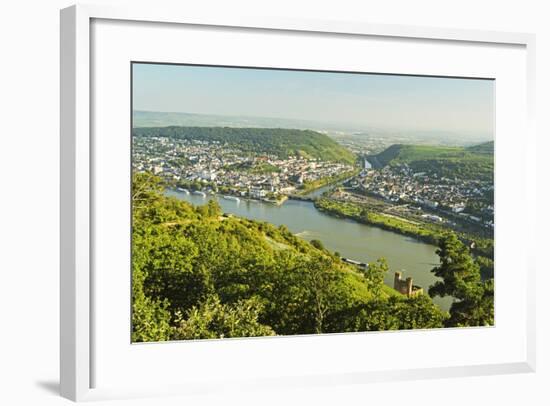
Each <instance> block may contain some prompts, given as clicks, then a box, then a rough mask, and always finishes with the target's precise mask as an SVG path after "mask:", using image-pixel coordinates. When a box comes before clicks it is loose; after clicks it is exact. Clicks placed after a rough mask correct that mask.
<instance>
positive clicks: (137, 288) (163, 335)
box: [132, 269, 172, 342]
mask: <svg viewBox="0 0 550 406" xmlns="http://www.w3.org/2000/svg"><path fill="white" fill-rule="evenodd" d="M144 280H145V274H144V273H143V272H141V270H139V269H138V270H134V272H132V341H133V342H140V341H165V340H168V339H170V335H171V331H172V329H171V327H170V312H169V311H168V301H167V300H164V301H161V300H155V299H151V298H150V297H148V296H147V295H146V294H145V292H144V291H143V281H144Z"/></svg>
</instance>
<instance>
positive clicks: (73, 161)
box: [60, 5, 536, 401]
mask: <svg viewBox="0 0 550 406" xmlns="http://www.w3.org/2000/svg"><path fill="white" fill-rule="evenodd" d="M94 20H110V21H122V22H127V23H133V22H150V23H167V24H168V23H170V24H183V25H194V26H200V27H205V28H207V27H229V28H232V27H235V28H247V29H261V30H276V31H285V32H288V33H290V34H291V33H293V32H312V33H317V34H320V35H323V34H326V35H332V34H347V35H355V36H359V37H362V36H369V37H381V38H409V39H419V40H435V41H443V42H449V43H457V42H458V43H461V44H466V45H467V44H469V43H472V44H474V43H486V44H505V45H506V44H507V45H518V46H521V47H525V51H526V55H527V61H526V67H527V69H526V70H527V80H526V83H527V86H526V88H527V96H526V110H527V122H526V128H525V129H524V130H525V134H526V135H525V142H526V144H527V149H528V150H533V149H534V148H535V135H534V129H533V127H534V125H533V121H534V118H533V112H534V106H533V99H534V95H533V94H534V91H533V89H534V83H535V82H534V81H535V78H534V44H535V38H534V35H531V34H526V33H506V32H489V31H474V30H461V29H446V28H428V27H414V26H401V25H377V24H368V23H349V22H337V21H314V20H312V21H307V20H283V19H271V18H255V19H237V20H231V19H227V18H224V17H223V16H210V17H204V16H203V17H193V16H188V15H186V10H185V9H184V8H182V9H176V10H159V9H156V8H155V7H150V8H128V9H122V8H109V7H104V6H101V7H99V6H88V5H86V6H84V5H76V6H72V7H69V8H66V9H63V10H62V11H61V42H60V46H61V126H60V132H61V197H60V201H61V225H60V227H61V253H60V255H61V262H60V264H61V265H60V292H61V297H60V323H61V327H60V328H61V330H60V337H61V340H60V351H61V360H60V362H61V364H60V374H61V377H60V382H61V394H62V396H64V397H66V398H69V399H72V400H75V401H79V400H85V399H93V398H96V397H113V396H127V395H129V394H133V395H136V394H137V395H138V396H139V395H142V394H151V393H154V391H153V392H151V391H150V390H149V391H148V392H140V391H139V390H138V389H139V388H121V389H120V390H119V391H117V390H113V389H112V388H111V390H109V391H107V390H103V391H102V390H101V389H92V387H93V386H94V383H93V380H94V377H93V376H92V375H93V374H91V373H90V371H91V369H92V368H93V365H94V362H95V359H94V356H95V354H94V350H93V343H92V341H93V340H92V339H91V337H92V335H93V334H92V333H93V330H94V327H95V326H94V318H93V317H92V315H91V312H92V308H93V304H91V301H93V295H92V294H91V292H92V291H93V289H94V288H95V286H94V278H93V275H92V273H91V270H92V263H93V255H92V254H93V249H94V246H93V240H92V238H91V233H92V231H93V229H94V223H93V220H94V215H93V207H92V204H91V202H92V201H93V193H94V190H93V184H92V182H91V177H92V170H91V165H92V159H91V156H92V154H93V153H94V151H93V150H92V148H91V145H92V142H91V141H92V140H91V130H90V128H91V105H92V104H91V89H90V84H91V63H92V61H91V58H92V54H93V53H92V52H91V51H92V49H91V48H92V44H91V26H92V21H94ZM526 169H527V171H529V172H528V173H532V172H533V171H534V166H533V165H532V163H531V165H529V166H528V167H527V168H526ZM526 179H527V175H526ZM526 187H527V188H528V189H527V190H528V191H532V192H533V193H534V192H535V190H536V185H535V184H534V181H532V182H531V183H530V184H528V185H527V186H526ZM529 202H531V203H532V204H533V207H534V196H533V197H531V198H530V200H529ZM532 213H534V211H532ZM533 217H534V214H531V215H530V216H529V218H528V220H529V221H531V223H532V220H533ZM531 227H532V224H531ZM529 238H532V237H529ZM534 263H535V261H534V258H533V257H532V256H530V257H529V258H528V262H527V263H526V266H525V272H526V275H527V276H526V279H527V286H526V287H527V292H526V294H525V298H526V303H524V305H525V307H524V309H525V320H526V323H525V331H524V334H525V337H526V340H525V349H524V350H525V357H524V359H522V360H520V361H519V362H505V361H503V362H501V363H492V364H479V365H475V364H471V365H462V366H456V365H454V366H442V367H437V368H410V367H407V368H403V369H392V370H386V371H364V372H361V371H359V372H354V373H351V372H350V373H346V374H334V375H326V374H324V375H307V376H304V377H303V379H301V380H300V381H299V382H298V383H303V384H308V385H309V384H311V385H316V384H327V383H333V384H334V383H346V382H350V383H351V382H353V383H361V382H369V381H376V380H395V379H420V378H430V377H452V376H468V375H485V374H499V373H512V372H529V371H534V369H535V308H534V307H535V297H534V292H535V268H534ZM296 382H297V381H296V379H295V378H292V377H281V378H279V379H274V380H266V381H265V382H264V383H265V385H268V386H269V385H295V384H296ZM245 386H246V384H245ZM199 387H200V385H199ZM191 390H193V391H196V390H200V389H197V387H193V388H192V389H190V387H189V386H188V385H186V382H181V385H175V386H173V387H172V389H170V392H173V393H186V392H189V391H191ZM166 391H167V389H166V388H161V387H159V388H158V393H165V392H166Z"/></svg>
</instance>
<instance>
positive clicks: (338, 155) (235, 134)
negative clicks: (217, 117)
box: [133, 126, 355, 163]
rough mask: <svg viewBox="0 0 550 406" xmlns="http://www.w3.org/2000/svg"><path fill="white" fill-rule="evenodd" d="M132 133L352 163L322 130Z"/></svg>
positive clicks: (195, 129) (212, 129)
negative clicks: (320, 131)
mask: <svg viewBox="0 0 550 406" xmlns="http://www.w3.org/2000/svg"><path fill="white" fill-rule="evenodd" d="M133 135H134V136H136V137H153V136H156V137H172V138H179V139H186V140H199V141H209V142H219V143H222V144H228V145H233V146H235V147H238V148H239V149H241V150H242V151H244V152H256V153H258V152H259V153H266V154H273V155H276V156H278V157H279V158H287V157H288V156H292V155H300V156H303V157H306V158H319V159H321V160H323V161H334V162H336V161H338V162H346V163H353V162H355V156H354V155H353V154H352V153H351V152H350V151H349V150H347V149H346V148H344V147H342V146H341V145H340V144H338V143H337V142H336V141H334V140H333V139H331V138H329V137H328V136H326V135H325V134H321V133H318V132H316V131H311V130H290V129H283V128H233V127H175V126H173V127H140V128H134V129H133Z"/></svg>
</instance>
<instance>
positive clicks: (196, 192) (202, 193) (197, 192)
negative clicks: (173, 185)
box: [193, 190, 206, 197]
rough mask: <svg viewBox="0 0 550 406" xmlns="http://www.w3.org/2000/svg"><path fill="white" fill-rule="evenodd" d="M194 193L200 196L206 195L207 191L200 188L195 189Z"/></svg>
mask: <svg viewBox="0 0 550 406" xmlns="http://www.w3.org/2000/svg"><path fill="white" fill-rule="evenodd" d="M193 194H194V195H198V196H202V197H206V193H204V192H201V191H200V190H194V191H193Z"/></svg>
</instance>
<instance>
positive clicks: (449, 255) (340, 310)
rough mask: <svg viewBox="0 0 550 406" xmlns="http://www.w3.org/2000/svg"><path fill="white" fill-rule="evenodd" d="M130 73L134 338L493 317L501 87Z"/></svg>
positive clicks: (298, 74)
mask: <svg viewBox="0 0 550 406" xmlns="http://www.w3.org/2000/svg"><path fill="white" fill-rule="evenodd" d="M131 81H132V83H131V85H132V92H131V108H132V124H131V139H132V157H131V159H132V181H131V207H132V229H131V232H132V258H131V263H132V266H131V274H132V306H131V311H132V317H131V321H132V326H131V339H132V342H135V343H137V342H159V341H171V340H199V339H229V338H244V337H263V336H289V335H309V334H330V333H359V332H371V331H388V330H411V329H440V328H449V327H451V328H462V327H490V326H493V325H494V263H493V257H494V254H493V252H494V137H495V134H494V115H495V105H494V104H495V102H494V91H495V82H494V80H492V79H484V78H456V77H433V76H414V75H397V74H380V73H366V72H333V71H310V70H292V69H271V68H253V67H226V66H205V65H186V64H164V63H150V62H144V63H141V62H133V63H132V64H131Z"/></svg>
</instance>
